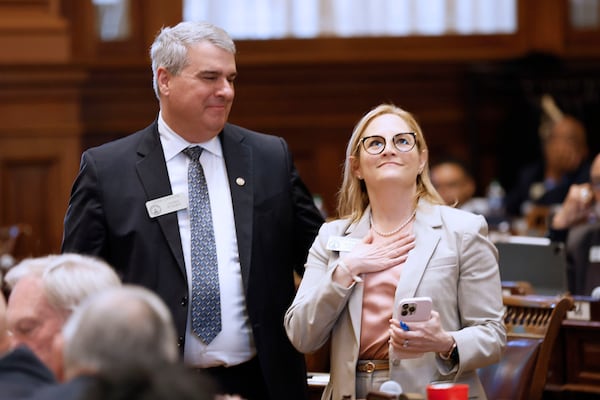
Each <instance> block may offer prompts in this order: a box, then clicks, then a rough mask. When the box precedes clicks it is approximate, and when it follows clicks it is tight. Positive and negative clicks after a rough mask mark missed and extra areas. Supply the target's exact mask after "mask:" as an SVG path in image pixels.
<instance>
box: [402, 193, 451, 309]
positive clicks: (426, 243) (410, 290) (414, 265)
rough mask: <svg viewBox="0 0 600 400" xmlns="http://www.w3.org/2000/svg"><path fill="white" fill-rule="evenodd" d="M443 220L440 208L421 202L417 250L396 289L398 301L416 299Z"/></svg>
mask: <svg viewBox="0 0 600 400" xmlns="http://www.w3.org/2000/svg"><path fill="white" fill-rule="evenodd" d="M441 225H442V219H441V217H440V212H439V208H438V207H436V206H433V205H431V204H430V203H427V202H425V201H423V200H421V201H419V205H418V209H417V215H416V218H415V222H414V223H413V232H414V235H415V248H414V249H413V250H412V251H411V252H410V254H409V255H408V259H407V260H406V262H405V264H404V266H403V267H402V274H401V275H400V281H399V282H398V287H397V289H396V299H402V298H405V297H414V296H415V293H416V291H417V288H418V286H419V283H420V282H421V278H422V277H423V274H424V273H425V269H426V267H427V265H428V264H429V260H430V259H431V257H432V255H433V252H434V250H435V248H436V247H437V245H438V243H439V241H440V229H438V228H439V227H440V226H441Z"/></svg>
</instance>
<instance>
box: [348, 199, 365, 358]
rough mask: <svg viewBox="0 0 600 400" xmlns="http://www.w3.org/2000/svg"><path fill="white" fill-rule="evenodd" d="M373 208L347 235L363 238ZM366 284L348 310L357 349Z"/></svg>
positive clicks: (351, 227) (350, 227) (351, 225)
mask: <svg viewBox="0 0 600 400" xmlns="http://www.w3.org/2000/svg"><path fill="white" fill-rule="evenodd" d="M370 210H371V208H370V207H368V208H367V210H366V211H365V213H364V214H363V216H362V217H361V219H360V220H358V222H355V223H353V224H350V226H349V227H348V229H347V230H346V236H347V237H350V238H354V239H359V240H362V239H363V238H364V237H365V236H366V235H367V233H368V232H369V229H370V223H369V214H370V212H371V211H370ZM363 292H364V285H362V284H357V285H356V287H355V288H354V292H353V293H352V295H351V296H350V299H349V300H348V310H349V312H350V321H351V323H352V330H353V331H354V339H355V340H356V345H357V347H356V348H357V349H358V348H359V346H360V325H361V319H362V303H363Z"/></svg>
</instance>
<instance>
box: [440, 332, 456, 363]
mask: <svg viewBox="0 0 600 400" xmlns="http://www.w3.org/2000/svg"><path fill="white" fill-rule="evenodd" d="M455 354H457V348H456V341H455V340H454V337H453V338H452V344H451V345H450V348H449V349H448V350H446V351H444V352H441V353H438V355H439V356H440V358H441V359H442V360H444V361H448V360H451V359H452V360H454V358H455Z"/></svg>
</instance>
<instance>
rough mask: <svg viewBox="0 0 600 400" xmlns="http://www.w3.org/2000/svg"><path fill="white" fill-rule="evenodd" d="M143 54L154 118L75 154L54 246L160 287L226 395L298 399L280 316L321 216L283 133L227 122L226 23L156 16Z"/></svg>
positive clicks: (296, 370) (300, 372) (294, 363)
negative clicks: (165, 20)
mask: <svg viewBox="0 0 600 400" xmlns="http://www.w3.org/2000/svg"><path fill="white" fill-rule="evenodd" d="M150 56H151V59H152V71H153V74H154V77H153V82H154V90H155V93H156V96H157V98H158V101H159V104H160V111H159V113H158V118H157V120H156V121H154V122H153V123H152V124H151V125H150V126H148V127H146V128H145V129H143V130H141V131H139V132H137V133H134V134H132V135H129V136H127V137H125V138H122V139H119V140H116V141H114V142H111V143H107V144H104V145H102V146H99V147H97V148H93V149H89V150H87V151H85V152H84V153H83V156H82V160H81V166H80V171H79V175H78V176H77V178H76V180H75V183H74V185H73V189H72V192H71V197H70V201H69V206H68V210H67V213H66V216H65V223H64V235H63V243H62V249H63V251H75V252H80V253H84V254H91V255H96V256H99V257H102V258H104V259H105V260H106V261H107V262H109V263H110V264H111V265H113V266H114V267H115V268H116V270H117V271H118V273H119V274H120V275H121V276H122V277H123V279H124V281H125V282H127V283H135V284H140V285H142V286H145V287H147V288H149V289H151V290H153V291H155V292H156V293H158V294H159V296H160V297H161V298H162V299H163V300H164V301H165V303H166V304H167V306H168V307H169V309H170V311H171V313H172V315H173V319H174V321H175V326H176V329H177V336H178V343H179V345H180V347H181V350H182V352H183V356H184V360H185V362H186V364H187V365H189V366H192V367H195V368H202V369H203V370H205V371H207V372H208V373H209V374H210V375H212V376H214V377H215V379H217V380H218V382H219V383H220V384H221V386H222V390H223V391H224V392H225V393H232V394H239V395H240V396H242V397H245V398H247V399H248V400H269V399H277V400H278V399H284V398H285V399H291V400H294V399H305V398H306V396H307V383H306V368H305V363H304V357H303V355H302V354H300V353H298V352H297V351H296V350H295V349H294V347H293V346H292V345H291V343H290V342H289V340H288V338H287V337H286V334H285V330H284V328H283V323H282V321H283V315H284V313H285V310H286V309H287V307H288V306H289V304H290V303H291V301H292V299H293V297H294V293H295V287H294V275H293V272H294V269H296V270H297V271H298V272H299V273H300V274H302V272H303V268H302V267H303V265H304V261H305V260H306V254H307V252H308V249H309V247H310V245H311V243H312V242H313V240H314V238H315V236H316V234H317V232H318V229H319V227H320V226H321V224H322V223H323V217H322V216H321V214H320V213H319V210H318V209H317V208H316V207H315V204H314V202H313V198H312V195H311V193H310V192H309V191H308V189H307V188H306V186H305V185H304V183H303V182H302V180H301V178H300V176H299V174H298V172H297V170H296V168H295V166H294V163H293V160H292V156H291V153H290V151H289V149H288V146H287V143H286V142H285V141H284V140H283V139H282V138H280V137H276V136H271V135H266V134H262V133H258V132H254V131H251V130H248V129H245V128H242V127H239V126H236V125H232V124H230V123H228V122H227V120H228V116H229V112H230V110H231V106H232V104H233V100H234V95H235V90H234V81H235V79H236V76H237V73H238V71H237V68H236V62H235V44H234V42H233V41H232V39H231V38H230V36H229V35H228V34H227V33H226V32H225V31H223V30H222V29H220V28H218V27H216V26H214V25H212V24H208V23H203V22H182V23H180V24H178V25H176V26H174V27H165V28H163V29H162V30H161V31H160V33H159V34H158V35H157V37H156V39H155V41H154V43H153V44H152V46H151V50H150ZM188 204H189V207H188ZM206 278H210V282H206V281H204V279H206ZM207 302H210V303H209V304H210V305H211V306H210V307H206V308H204V310H205V312H203V310H202V307H200V306H201V305H202V306H203V305H205V304H206V303H207ZM192 314H193V315H194V318H192ZM204 318H206V319H207V320H210V321H207V322H206V323H201V324H198V326H197V327H196V325H195V324H194V321H199V320H201V319H204Z"/></svg>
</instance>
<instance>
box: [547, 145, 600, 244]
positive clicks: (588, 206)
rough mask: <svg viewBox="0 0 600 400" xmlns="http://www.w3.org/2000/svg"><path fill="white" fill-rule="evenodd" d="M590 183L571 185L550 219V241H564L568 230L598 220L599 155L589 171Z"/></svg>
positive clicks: (599, 209) (599, 206) (599, 199)
mask: <svg viewBox="0 0 600 400" xmlns="http://www.w3.org/2000/svg"><path fill="white" fill-rule="evenodd" d="M589 175H590V181H589V182H585V183H581V184H573V185H571V186H570V187H569V192H568V194H567V197H566V198H565V201H564V202H563V203H562V204H561V206H560V207H559V208H558V209H557V210H556V213H555V214H554V215H553V216H552V217H551V219H550V239H552V240H553V241H561V242H564V241H566V238H567V234H568V231H569V229H570V228H573V227H574V226H577V225H581V224H588V223H593V222H597V221H598V220H600V153H599V154H598V155H596V157H595V158H594V161H593V162H592V166H591V167H590V170H589Z"/></svg>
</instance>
